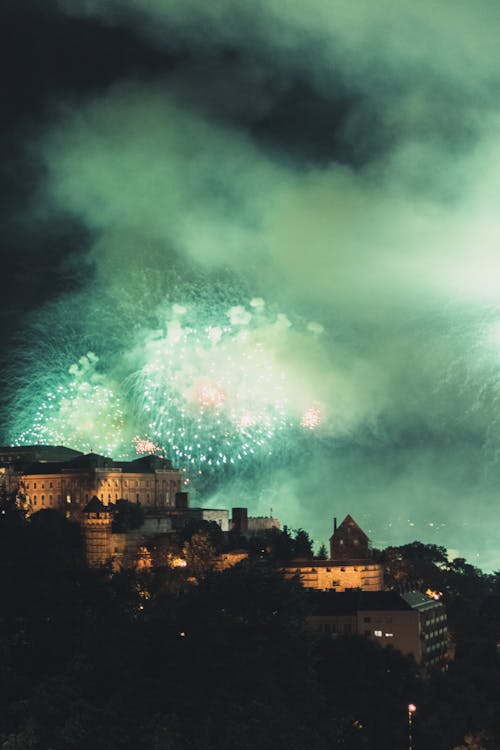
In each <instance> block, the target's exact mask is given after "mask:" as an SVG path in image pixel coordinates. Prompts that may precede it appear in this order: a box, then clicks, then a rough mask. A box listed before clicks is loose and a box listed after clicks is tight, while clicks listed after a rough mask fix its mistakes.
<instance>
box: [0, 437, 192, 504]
mask: <svg viewBox="0 0 500 750" xmlns="http://www.w3.org/2000/svg"><path fill="white" fill-rule="evenodd" d="M41 447H43V446H41ZM51 448H52V447H51V446H47V447H46V451H47V453H46V455H48V460H47V459H45V460H44V459H39V458H35V460H33V455H37V454H36V453H35V454H34V451H33V450H31V451H28V450H27V451H24V452H23V450H22V449H15V452H14V450H13V449H11V451H12V452H11V453H10V454H9V455H7V454H6V453H5V451H4V453H1V451H0V455H2V459H3V460H2V463H3V466H2V468H3V475H4V482H5V484H6V487H7V489H8V490H9V491H10V490H12V489H16V490H17V491H18V492H19V494H20V495H22V496H23V497H24V501H25V504H26V507H27V510H28V512H35V511H37V510H42V509H43V508H55V509H59V510H64V511H65V512H66V514H67V515H70V516H71V517H75V518H78V517H79V516H80V515H81V512H82V510H83V508H84V507H85V506H86V505H87V503H88V502H89V501H90V499H91V498H92V497H94V496H96V497H97V498H98V499H99V500H100V501H101V502H102V503H103V504H104V505H112V504H114V503H116V501H117V500H129V501H130V502H134V503H135V502H137V503H140V504H141V505H142V507H143V508H144V509H145V510H146V511H147V510H149V509H151V510H153V509H162V508H163V509H169V508H171V509H174V508H175V507H176V495H177V494H178V493H181V489H182V474H181V472H180V471H178V470H177V469H174V468H173V467H172V464H171V462H170V461H169V460H168V459H165V458H160V457H158V456H143V457H142V458H137V459H135V460H133V461H114V460H113V459H112V458H108V457H106V456H100V455H97V454H95V453H89V454H87V455H83V454H77V455H76V456H73V455H72V454H74V453H76V451H75V452H73V451H70V450H69V449H64V451H68V454H69V455H68V454H66V455H68V457H62V456H64V453H61V450H63V449H58V450H59V456H60V458H59V460H54V459H53V458H52V457H53V456H54V453H55V449H52V450H49V449H51ZM23 453H24V455H23ZM42 455H43V453H42ZM61 457H62V458H61Z"/></svg>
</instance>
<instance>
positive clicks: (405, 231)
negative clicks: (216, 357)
mask: <svg viewBox="0 0 500 750" xmlns="http://www.w3.org/2000/svg"><path fill="white" fill-rule="evenodd" d="M243 5H244V7H243ZM60 6H61V7H62V8H63V9H64V10H65V11H66V12H68V13H70V14H74V15H76V16H97V17H100V18H101V19H102V21H103V22H105V23H107V24H110V25H116V26H126V27H131V28H134V29H135V30H136V31H137V33H139V34H142V35H143V36H144V38H145V39H147V40H149V42H150V43H151V44H153V45H155V46H157V47H158V48H161V49H164V50H167V51H168V52H170V53H172V54H176V55H177V56H178V60H179V62H178V64H177V65H176V67H175V69H174V70H172V71H171V72H170V73H168V74H165V73H163V74H162V75H148V76H144V75H141V76H137V77H135V79H134V80H127V81H123V82H121V83H120V84H118V85H115V86H112V87H110V88H109V89H108V90H107V91H106V92H104V93H101V94H100V95H98V96H95V97H88V98H86V99H85V100H82V99H78V100H73V101H70V102H68V101H65V102H59V103H58V105H57V106H56V107H54V109H53V111H52V113H51V117H50V119H49V121H48V122H47V125H46V127H45V130H44V133H43V135H42V136H41V137H40V138H39V139H37V140H36V142H34V143H32V144H31V147H32V149H33V153H34V154H36V158H37V159H38V160H40V161H41V162H42V163H43V167H44V177H43V179H42V180H41V181H40V183H39V187H38V191H37V194H36V196H35V199H34V206H35V208H34V210H35V211H36V213H37V215H38V216H43V217H44V218H45V219H47V217H48V218H49V220H56V218H58V217H61V216H65V217H71V219H72V220H74V221H77V222H79V223H81V225H82V226H83V227H85V230H86V232H87V233H88V237H89V242H88V247H87V250H86V253H85V255H82V256H81V257H80V258H79V262H80V263H81V264H82V265H84V266H85V267H86V268H87V273H88V282H87V283H85V284H83V286H82V287H81V289H80V291H79V292H77V293H76V292H72V293H71V294H70V295H66V296H65V295H63V296H62V297H61V298H60V299H59V300H57V301H56V302H55V303H53V304H51V305H50V306H49V307H47V308H46V309H45V310H44V311H43V312H41V313H39V314H38V316H37V324H38V325H39V326H41V327H42V328H44V329H45V330H48V331H49V333H48V334H47V335H44V337H43V338H42V345H41V348H42V349H43V350H44V352H47V349H48V350H49V351H50V350H52V349H57V350H58V352H59V353H58V355H57V359H56V361H55V362H54V361H53V360H50V361H49V360H48V358H47V357H46V356H40V353H39V352H37V353H36V356H37V358H38V360H39V361H41V364H39V365H38V367H39V369H40V373H41V374H40V377H39V378H38V380H37V383H36V386H34V385H33V383H32V381H31V380H28V382H26V383H20V384H18V387H17V390H16V398H17V399H24V403H25V404H26V414H28V415H32V414H33V409H34V408H35V406H36V404H37V403H39V401H40V400H41V399H42V398H43V397H44V394H46V393H47V391H48V390H50V388H51V387H52V386H51V385H50V384H51V383H52V381H53V379H54V378H56V379H57V377H58V373H60V372H61V371H63V372H67V369H68V367H69V366H70V365H71V364H73V362H76V361H78V359H79V358H80V357H81V356H82V355H85V354H86V352H87V351H91V352H95V353H96V356H97V357H98V358H99V360H98V364H97V365H96V373H97V374H96V377H97V378H98V383H99V387H100V388H104V387H107V388H109V389H110V390H111V391H114V390H115V389H120V388H121V389H122V392H124V393H125V394H126V393H127V389H126V388H125V389H124V387H123V384H124V383H128V382H130V379H131V378H132V379H133V378H134V377H136V376H137V373H138V372H140V373H143V372H144V369H143V368H144V367H146V366H147V363H148V362H149V363H150V362H151V357H150V352H151V351H153V350H154V351H157V350H158V346H160V344H161V345H162V346H163V345H164V343H163V342H165V341H167V339H168V335H169V334H168V331H169V330H170V332H171V331H172V313H171V310H172V305H180V306H184V307H185V308H186V309H187V310H188V313H187V316H188V319H189V315H194V316H195V317H196V321H197V326H198V327H200V328H203V327H210V328H211V330H212V331H213V330H215V329H216V328H217V327H220V325H221V323H220V317H221V316H223V315H225V314H226V312H227V311H229V310H231V309H233V310H235V309H240V313H239V314H238V315H239V317H238V315H236V313H234V312H233V316H234V315H236V318H234V319H233V320H232V321H231V322H232V323H233V324H234V325H236V326H237V327H238V326H241V330H242V331H243V330H244V329H245V326H247V325H248V326H249V330H250V331H251V333H250V334H249V335H250V338H249V339H248V341H249V342H250V343H249V345H248V346H249V351H250V350H251V346H252V345H254V344H255V342H256V341H258V345H259V346H260V347H263V348H264V351H265V352H266V356H267V355H268V356H269V360H266V362H267V361H269V362H271V361H272V365H273V367H277V369H278V370H279V371H281V370H283V371H286V373H287V378H288V381H287V392H286V395H287V398H288V400H289V402H291V403H292V404H294V405H295V406H292V407H288V406H287V418H288V417H290V418H292V417H293V418H295V419H297V420H299V419H300V414H301V413H302V411H303V410H304V408H306V407H307V405H308V404H315V403H317V404H319V405H320V408H321V420H322V421H321V425H320V428H319V429H318V430H314V431H311V432H307V433H306V436H305V437H304V435H303V434H301V435H300V436H299V437H298V436H297V434H296V433H295V432H291V433H288V432H287V433H286V439H283V440H281V442H280V444H279V449H277V451H276V460H275V459H274V458H272V459H271V460H267V461H266V462H265V463H264V464H262V463H259V462H256V463H255V464H254V465H253V466H252V470H251V471H250V470H247V471H243V472H242V474H241V476H239V477H238V476H235V475H231V476H226V475H222V476H221V477H220V480H219V481H216V482H215V483H210V485H209V486H208V485H207V486H206V487H205V488H204V487H203V484H202V483H199V484H198V485H197V491H198V492H199V497H200V500H201V501H202V502H210V504H211V505H213V504H214V503H215V502H219V501H220V502H221V503H222V502H223V503H224V504H225V505H226V504H231V503H232V504H234V505H241V504H244V503H248V504H249V506H250V511H251V512H260V513H263V512H264V513H267V512H268V511H269V508H270V507H272V508H273V513H274V514H275V515H278V516H279V517H281V518H282V520H283V521H284V522H285V523H288V524H289V525H291V526H303V527H305V528H308V529H310V530H311V531H312V532H313V534H314V535H315V537H316V538H317V539H318V540H320V541H324V540H325V539H326V537H327V535H328V534H329V533H330V524H331V517H332V516H333V515H337V516H342V514H343V513H348V512H349V513H351V514H352V515H353V516H354V517H355V518H356V519H357V520H359V521H360V522H361V523H362V525H364V526H365V527H366V529H367V530H369V531H370V533H371V534H372V536H373V539H374V541H375V543H379V544H389V543H402V542H404V541H407V540H410V539H413V538H420V539H422V540H423V541H432V542H436V543H440V544H446V545H448V546H450V547H453V548H454V549H458V550H459V552H460V553H461V554H464V555H466V556H469V557H470V558H471V561H472V562H478V563H479V564H480V565H482V566H485V567H495V566H498V564H499V560H498V559H497V557H495V554H496V553H495V552H494V549H493V546H492V539H491V535H492V529H494V528H497V521H496V514H495V503H496V492H497V490H496V487H497V484H498V479H499V478H500V477H499V474H500V472H499V467H498V455H499V450H500V441H499V437H498V435H499V432H498V418H499V416H500V407H499V398H498V382H499V380H498V371H499V365H500V335H499V330H500V315H499V312H498V301H497V300H498V296H499V292H500V273H499V270H500V268H499V255H498V242H499V232H500V229H499V225H498V219H497V210H498V209H497V206H498V194H499V187H500V184H499V179H498V174H497V169H496V164H497V161H498V160H497V156H498V151H499V147H500V140H499V137H498V122H499V115H500V112H499V101H498V93H497V92H498V90H499V89H498V80H497V79H498V70H499V69H500V68H499V66H498V60H497V57H498V44H497V38H498V36H497V34H498V30H499V25H500V9H498V8H496V7H494V6H493V5H492V4H491V3H488V2H484V3H476V4H475V5H474V6H472V5H471V4H470V3H467V2H456V1H455V2H453V3H452V2H442V3H440V4H439V8H437V7H436V5H435V4H434V3H430V2H429V3H428V2H422V3H419V4H418V5H415V4H414V3H410V2H401V3H400V4H399V5H398V9H397V12H396V11H395V10H394V4H393V3H392V2H389V1H387V2H379V3H376V4H374V3H372V2H368V0H367V1H366V2H359V3H357V4H356V5H355V7H353V6H352V3H347V2H343V1H342V2H340V1H338V2H334V3H331V2H323V1H322V0H314V2H310V3H308V4H304V3H299V2H286V3H283V2H280V0H271V1H269V0H266V2H257V3H252V4H251V5H248V4H242V3H239V2H236V0H219V1H218V2H212V3H208V4H207V3H203V2H200V1H199V0H190V1H189V2H186V1H183V2H179V1H177V0H168V1H167V2H165V0H161V1H160V0H157V2H151V0H148V2H146V0H144V1H141V2H138V1H137V0H134V2H132V1H131V0H130V2H123V0H120V2H107V3H106V4H103V3H101V2H92V0H82V1H81V2H79V1H78V0H66V1H63V0H61V1H60ZM301 94H303V100H302V101H301ZM284 101H286V102H288V105H287V106H288V110H287V113H286V118H288V120H287V121H286V122H285V123H284V124H283V118H282V115H281V112H280V107H281V106H282V104H283V102H284ZM290 102H291V103H290ZM301 106H304V107H306V111H309V110H307V108H308V107H312V109H311V111H312V112H313V113H314V115H315V117H316V118H317V120H319V121H320V123H321V127H320V129H319V130H316V129H315V128H316V126H317V123H312V122H310V121H309V119H310V118H308V117H307V116H306V117H305V119H301V120H300V122H299V123H298V124H297V123H295V122H294V120H293V117H294V112H295V111H296V110H297V111H300V112H303V110H302V109H301ZM301 117H302V115H301ZM286 118H285V119H286ZM276 123H278V125H279V127H278V125H277V124H276ZM302 125H304V128H302ZM310 136H311V137H310ZM315 136H317V138H316V139H315ZM252 299H254V300H255V299H262V300H265V304H266V316H267V317H265V319H264V318H259V314H260V313H259V309H258V306H257V307H255V306H254V308H252V306H251V305H250V300H252ZM193 310H194V311H196V312H192V311H193ZM189 311H191V312H189ZM214 311H215V312H214ZM248 315H249V316H250V317H249V318H248V319H247V316H248ZM241 316H243V317H241ZM215 318H216V319H217V320H215ZM180 320H186V318H182V317H181V318H180ZM250 321H252V322H251V323H250ZM179 325H180V324H179ZM182 325H183V326H184V325H185V324H184V323H182ZM186 325H187V324H186ZM189 325H194V324H193V323H192V321H191V322H190V323H189ZM169 326H170V329H169ZM238 330H240V329H239V328H238ZM245 330H246V329H245ZM211 335H218V334H213V333H212V334H211ZM55 340H57V341H58V345H57V346H56V345H55V344H54V341H55ZM238 341H239V340H238ZM60 342H64V356H63V357H61V354H60ZM158 342H160V343H158ZM231 345H232V344H231ZM228 346H229V344H228ZM238 346H239V344H238ZM155 347H156V349H155ZM238 351H241V349H238ZM61 359H63V360H64V363H63V362H61ZM66 365H67V366H66ZM141 377H142V376H141ZM96 382H97V381H96ZM130 392H131V391H130V390H129V391H128V393H130ZM224 397H225V396H224ZM126 398H127V396H126V395H125V403H123V404H122V408H123V409H124V411H125V413H126V412H127V409H128V408H129V409H130V410H131V409H132V407H128V406H127V403H126ZM221 398H222V396H221ZM30 404H31V405H32V406H31V407H30V406H29V405H30ZM30 408H31V412H30ZM133 408H136V406H134V407H133ZM295 410H296V412H297V413H296V414H295ZM125 419H127V417H125ZM23 430H26V425H20V424H19V423H17V422H16V421H15V420H13V424H12V435H13V436H14V437H15V436H16V435H19V434H20V433H22V432H23ZM210 492H212V493H213V494H212V495H211V496H210ZM471 508H474V509H475V512H474V517H473V519H472V518H471V516H472V513H471ZM478 550H481V555H480V556H479V557H476V554H479V553H478Z"/></svg>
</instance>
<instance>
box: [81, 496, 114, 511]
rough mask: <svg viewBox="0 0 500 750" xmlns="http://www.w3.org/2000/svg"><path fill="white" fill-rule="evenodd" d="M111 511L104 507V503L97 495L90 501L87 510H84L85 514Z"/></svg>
mask: <svg viewBox="0 0 500 750" xmlns="http://www.w3.org/2000/svg"><path fill="white" fill-rule="evenodd" d="M110 512H111V510H110V509H109V508H108V507H107V506H106V505H104V503H103V502H101V501H100V500H99V498H98V497H97V495H94V497H93V498H92V499H91V500H89V502H88V503H87V505H86V506H85V508H84V509H83V513H110Z"/></svg>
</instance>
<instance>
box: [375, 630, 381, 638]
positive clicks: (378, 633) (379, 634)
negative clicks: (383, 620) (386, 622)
mask: <svg viewBox="0 0 500 750" xmlns="http://www.w3.org/2000/svg"><path fill="white" fill-rule="evenodd" d="M373 635H376V636H377V638H381V637H382V631H381V630H374V631H373Z"/></svg>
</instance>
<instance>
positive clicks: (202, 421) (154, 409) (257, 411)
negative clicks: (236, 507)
mask: <svg viewBox="0 0 500 750" xmlns="http://www.w3.org/2000/svg"><path fill="white" fill-rule="evenodd" d="M163 315H165V313H163ZM317 333H318V331H317V329H314V330H312V329H311V327H310V326H308V327H306V328H303V329H302V330H301V332H300V333H299V334H297V331H296V330H295V328H294V326H293V325H292V323H291V321H290V320H289V319H288V318H287V317H286V316H285V315H283V314H269V313H268V312H267V309H266V306H265V303H264V301H263V300H261V299H260V298H256V299H253V300H252V301H251V302H250V304H249V306H248V307H245V306H244V305H233V306H224V305H221V304H219V305H218V306H213V307H212V308H211V309H210V310H209V311H207V310H206V309H203V308H202V307H201V306H200V304H197V305H194V304H193V305H190V306H188V305H179V304H175V305H172V306H170V308H169V310H168V311H167V321H166V323H165V322H164V324H163V327H162V328H160V327H158V328H157V329H156V330H155V331H154V332H152V331H148V332H145V333H144V336H143V338H142V339H140V337H137V341H136V345H135V348H134V351H133V356H132V355H131V353H130V349H129V350H126V351H124V352H123V353H122V355H121V357H120V355H119V354H117V356H116V357H115V358H114V361H113V365H112V366H113V367H114V368H115V370H111V371H110V366H109V364H108V366H107V367H104V366H103V367H102V370H101V362H100V361H99V360H98V358H97V357H96V356H95V355H94V354H93V353H91V352H89V353H87V354H86V355H85V356H84V357H82V358H81V359H80V360H79V362H78V364H76V365H72V366H71V367H70V368H69V371H66V373H65V374H64V375H63V377H62V378H61V376H58V377H59V378H60V382H59V383H58V384H57V385H56V386H54V387H53V388H52V389H50V390H48V391H46V392H44V393H43V394H42V398H41V399H40V401H39V402H38V404H37V406H36V410H35V413H34V417H33V419H32V422H31V424H30V426H29V428H28V429H23V430H20V431H18V432H17V434H16V435H15V443H16V444H21V443H45V444H47V443H57V444H65V445H68V446H70V447H74V448H77V449H79V450H82V451H85V452H87V451H91V450H92V451H95V452H99V453H105V454H107V455H113V456H116V457H130V456H132V455H133V454H134V453H135V455H145V454H158V455H165V456H168V457H169V458H171V459H172V460H173V462H174V463H175V464H176V465H177V466H179V467H180V468H183V469H185V474H186V478H187V479H189V476H191V478H193V477H194V476H196V475H198V474H200V473H204V474H205V473H207V472H217V471H218V470H219V469H224V468H230V467H231V466H235V467H236V466H239V465H241V463H243V462H249V461H255V460H259V459H262V458H268V457H272V458H273V459H274V460H276V458H277V457H278V456H279V455H280V453H283V452H285V451H287V450H288V449H289V448H290V446H291V445H292V444H293V436H294V435H295V437H296V434H297V433H300V432H301V431H302V432H304V431H305V430H313V429H316V428H318V427H319V425H320V423H321V422H322V417H321V413H320V410H319V407H318V404H317V403H316V402H314V400H313V399H311V395H312V394H311V393H310V389H308V388H307V387H304V384H303V383H302V382H301V381H300V379H298V378H297V375H296V373H294V372H293V368H291V367H289V366H288V365H289V353H290V352H291V351H293V349H294V346H295V345H296V342H297V339H296V338H294V337H296V336H297V335H300V336H305V337H309V338H311V339H313V338H314V337H315V336H317ZM117 362H118V363H119V368H120V370H121V372H122V377H121V379H119V378H118V377H117V376H116V370H117V369H118V367H117V364H116V363H117ZM129 362H130V363H133V364H135V366H136V369H135V371H134V372H132V373H129V374H127V366H129V365H128V363H129ZM54 380H55V376H54ZM44 382H46V381H44ZM311 403H312V404H313V405H312V406H310V404H311ZM123 404H125V405H126V407H124V406H123ZM132 436H135V437H132Z"/></svg>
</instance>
